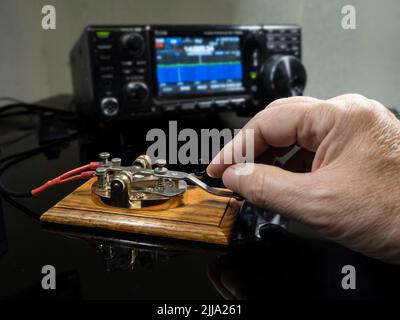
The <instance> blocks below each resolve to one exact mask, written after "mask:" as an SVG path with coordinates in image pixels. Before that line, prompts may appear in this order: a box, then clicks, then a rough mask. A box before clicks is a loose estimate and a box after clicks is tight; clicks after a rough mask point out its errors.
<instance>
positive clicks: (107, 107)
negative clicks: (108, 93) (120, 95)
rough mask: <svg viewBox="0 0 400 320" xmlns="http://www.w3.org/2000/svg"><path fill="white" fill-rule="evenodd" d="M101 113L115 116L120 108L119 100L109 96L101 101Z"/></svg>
mask: <svg viewBox="0 0 400 320" xmlns="http://www.w3.org/2000/svg"><path fill="white" fill-rule="evenodd" d="M100 109H101V113H102V114H103V115H104V116H106V117H112V116H115V115H116V114H117V113H118V110H119V103H118V100H117V99H115V98H114V97H107V98H104V99H103V100H101V102H100Z"/></svg>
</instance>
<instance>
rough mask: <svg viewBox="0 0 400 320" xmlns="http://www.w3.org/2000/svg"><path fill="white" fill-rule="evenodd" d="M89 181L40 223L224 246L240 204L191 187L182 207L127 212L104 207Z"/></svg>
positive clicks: (122, 209)
mask: <svg viewBox="0 0 400 320" xmlns="http://www.w3.org/2000/svg"><path fill="white" fill-rule="evenodd" d="M94 181H95V179H92V180H90V181H88V182H86V183H84V184H83V185H82V186H80V187H79V188H77V189H76V190H75V191H73V192H72V193H71V194H70V195H68V196H67V197H65V198H64V199H63V200H61V201H60V202H58V203H57V204H56V205H55V206H54V207H52V208H50V209H49V210H48V211H47V212H45V213H44V214H43V215H42V216H41V218H40V220H41V221H42V222H46V223H56V224H66V225H72V226H82V227H89V228H99V229H108V230H114V231H120V232H131V233H139V234H145V235H150V236H161V237H168V238H176V239H183V240H191V241H201V242H207V243H216V244H223V245H226V244H228V243H229V240H230V236H231V232H232V227H233V224H234V221H235V218H236V215H237V213H238V212H239V209H240V205H241V202H238V201H237V200H235V199H233V198H232V199H229V198H223V197H218V196H214V195H212V194H209V193H207V192H205V191H203V190H201V189H200V188H198V187H193V186H190V187H189V188H188V190H187V191H186V192H185V194H184V197H183V205H182V206H179V207H175V208H171V209H167V210H154V208H142V209H135V210H129V209H124V208H116V207H112V206H108V205H105V204H103V203H102V202H101V200H100V199H99V198H97V197H96V196H92V193H91V190H90V188H91V185H92V183H93V182H94Z"/></svg>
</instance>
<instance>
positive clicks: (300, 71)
mask: <svg viewBox="0 0 400 320" xmlns="http://www.w3.org/2000/svg"><path fill="white" fill-rule="evenodd" d="M261 73H262V79H261V81H262V87H263V90H264V92H266V93H267V94H269V95H271V96H273V97H275V98H281V97H290V96H300V95H302V94H303V90H304V87H305V86H306V81H307V75H306V70H305V69H304V66H303V64H302V63H301V61H300V59H298V58H296V57H295V56H291V55H274V56H272V57H271V58H270V59H268V61H267V62H266V63H265V64H264V66H263V67H262V70H261Z"/></svg>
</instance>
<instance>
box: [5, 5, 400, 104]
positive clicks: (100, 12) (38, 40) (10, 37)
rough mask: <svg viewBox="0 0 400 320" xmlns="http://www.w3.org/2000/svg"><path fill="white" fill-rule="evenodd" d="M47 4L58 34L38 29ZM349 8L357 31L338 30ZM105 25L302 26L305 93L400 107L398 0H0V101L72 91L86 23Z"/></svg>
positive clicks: (399, 8) (399, 15)
mask: <svg viewBox="0 0 400 320" xmlns="http://www.w3.org/2000/svg"><path fill="white" fill-rule="evenodd" d="M45 4H53V5H54V6H55V7H56V10H57V29H56V30H52V31H44V30H42V28H41V18H42V15H41V8H42V6H43V5H45ZM346 4H352V5H354V6H355V7H356V10H357V29H356V30H343V29H342V27H341V19H342V14H341V8H342V6H343V5H346ZM108 23H110V24H112V23H114V24H116V23H120V24H129V23H245V24H253V23H297V24H300V25H301V26H302V27H303V59H304V63H305V65H306V68H307V70H308V77H309V82H308V85H307V90H306V94H307V95H313V96H317V97H320V98H328V97H331V96H335V95H338V94H341V93H346V92H359V93H362V94H364V95H367V96H369V97H373V98H375V99H377V100H380V101H382V102H383V103H384V104H386V105H387V106H389V107H396V108H398V109H400V103H399V99H400V94H399V91H400V62H399V61H398V59H399V58H398V57H399V56H400V54H399V53H400V35H399V30H400V28H399V24H400V1H398V0H381V1H376V0H375V1H374V0H358V1H356V0H347V1H332V0H325V1H323V0H248V1H243V0H242V1H239V0H197V1H193V0H162V1H161V0H159V1H155V0H134V1H132V0H131V1H127V0H118V1H117V0H113V1H110V0H96V1H95V0H87V1H78V0H69V1H61V0H46V1H41V0H29V1H28V0H1V2H0V30H1V31H0V32H1V49H0V96H12V97H16V98H19V99H23V100H26V101H34V100H36V99H40V98H44V97H46V96H49V95H53V94H59V93H69V92H71V91H72V88H71V80H70V71H69V62H68V52H69V50H70V48H71V47H72V46H73V44H74V42H75V41H76V39H77V38H78V36H79V34H80V33H81V31H82V29H83V28H84V27H85V26H86V25H87V24H108Z"/></svg>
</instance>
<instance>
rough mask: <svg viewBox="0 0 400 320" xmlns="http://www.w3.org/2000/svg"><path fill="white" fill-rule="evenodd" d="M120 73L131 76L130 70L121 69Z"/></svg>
mask: <svg viewBox="0 0 400 320" xmlns="http://www.w3.org/2000/svg"><path fill="white" fill-rule="evenodd" d="M122 73H123V74H127V75H129V74H132V69H122Z"/></svg>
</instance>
